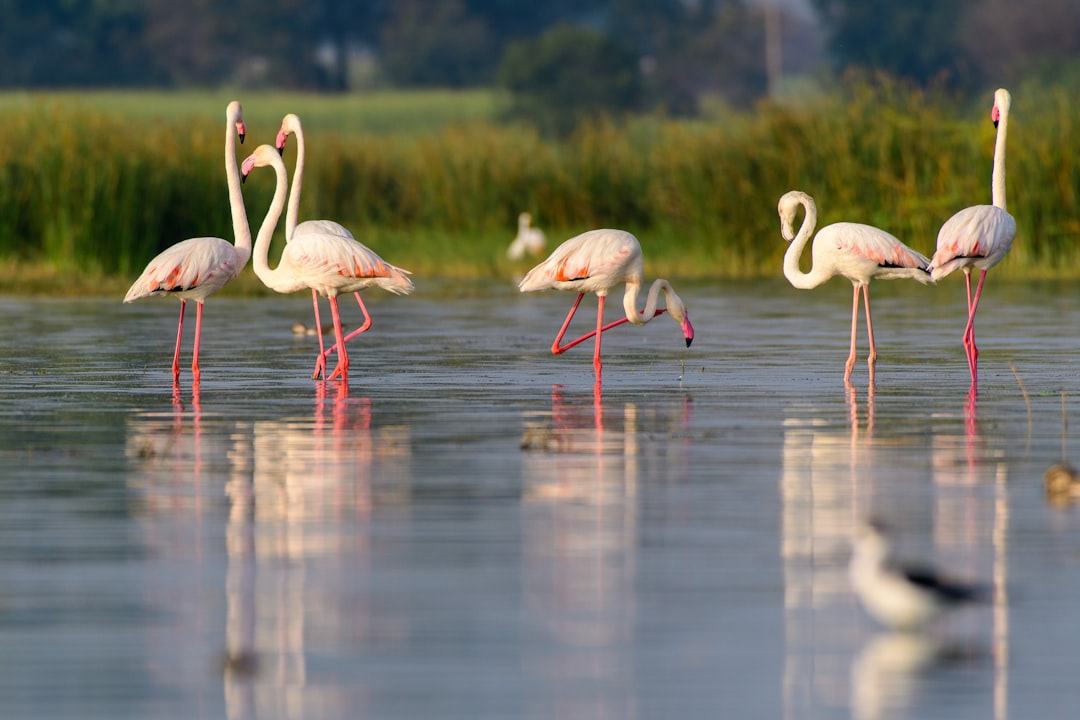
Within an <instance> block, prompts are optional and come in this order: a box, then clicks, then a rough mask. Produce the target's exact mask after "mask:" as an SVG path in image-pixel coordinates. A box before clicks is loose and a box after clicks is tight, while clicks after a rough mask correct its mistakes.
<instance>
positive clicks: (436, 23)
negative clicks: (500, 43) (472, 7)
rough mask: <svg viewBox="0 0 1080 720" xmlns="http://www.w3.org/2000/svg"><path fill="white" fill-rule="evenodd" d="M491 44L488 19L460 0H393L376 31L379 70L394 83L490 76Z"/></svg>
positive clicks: (477, 80) (453, 83) (472, 81)
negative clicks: (470, 9) (474, 12)
mask: <svg viewBox="0 0 1080 720" xmlns="http://www.w3.org/2000/svg"><path fill="white" fill-rule="evenodd" d="M494 47H495V44H494V40H493V38H492V36H491V31H490V28H489V27H488V25H487V23H486V22H485V21H484V19H483V18H481V17H478V16H476V15H474V14H471V13H469V12H468V9H467V8H466V6H465V4H464V3H463V2H462V1H461V0H442V2H438V3H432V2H429V1H428V0H397V1H396V2H395V3H394V6H393V9H392V10H391V11H390V13H389V16H388V17H387V20H386V23H385V24H384V25H383V27H382V28H381V32H380V34H379V54H380V57H381V59H382V66H383V70H384V71H385V72H386V75H387V77H388V78H389V79H390V81H391V82H392V83H393V84H395V85H426V86H444V87H462V86H465V85H477V84H481V83H487V82H490V81H491V79H492V76H493V74H494V73H493V70H492V68H493V67H494V65H493V63H492V62H491V58H492V57H493V53H494Z"/></svg>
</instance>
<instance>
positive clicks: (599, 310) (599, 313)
mask: <svg viewBox="0 0 1080 720" xmlns="http://www.w3.org/2000/svg"><path fill="white" fill-rule="evenodd" d="M604 298H605V296H604V295H600V296H599V299H598V302H597V307H596V350H594V351H593V357H592V364H593V368H595V370H596V380H597V382H599V381H600V370H601V368H602V367H603V363H601V362H600V338H602V337H603V336H604Z"/></svg>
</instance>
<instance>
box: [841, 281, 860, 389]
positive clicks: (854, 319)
mask: <svg viewBox="0 0 1080 720" xmlns="http://www.w3.org/2000/svg"><path fill="white" fill-rule="evenodd" d="M853 287H854V292H853V294H852V298H851V351H850V352H849V353H848V358H847V364H845V365H844V385H850V384H851V371H852V370H853V369H854V368H855V335H856V332H857V331H858V327H859V286H858V285H854V286H853Z"/></svg>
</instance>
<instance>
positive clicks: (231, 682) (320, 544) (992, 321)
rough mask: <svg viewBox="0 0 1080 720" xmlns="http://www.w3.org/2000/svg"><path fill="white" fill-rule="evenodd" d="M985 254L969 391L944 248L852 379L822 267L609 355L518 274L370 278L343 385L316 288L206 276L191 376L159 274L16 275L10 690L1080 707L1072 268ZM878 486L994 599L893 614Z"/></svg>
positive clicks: (10, 405)
mask: <svg viewBox="0 0 1080 720" xmlns="http://www.w3.org/2000/svg"><path fill="white" fill-rule="evenodd" d="M954 280H955V281H954ZM992 280H993V278H991V282H990V283H988V286H987V290H986V294H985V298H984V301H983V304H982V306H981V307H980V317H979V322H978V324H977V338H978V342H979V345H980V348H981V350H982V356H981V361H982V362H981V382H980V388H979V394H978V396H977V397H975V398H972V397H969V395H968V378H967V368H966V364H965V361H964V356H963V352H962V349H961V346H960V333H961V330H962V327H963V322H964V300H963V283H962V282H961V281H960V280H959V279H952V278H950V280H949V281H945V282H943V283H942V285H941V286H939V287H936V288H923V287H921V286H912V287H905V286H902V285H901V284H899V283H893V284H881V285H879V286H876V287H875V289H874V294H875V302H876V305H875V316H874V319H875V322H876V326H877V328H876V329H877V340H878V345H879V353H880V355H879V361H878V372H877V388H876V391H875V392H874V393H870V392H868V390H867V387H866V369H865V365H864V363H863V358H865V340H864V339H863V338H860V342H861V343H863V347H862V348H861V349H860V365H859V366H858V368H857V369H856V373H855V376H854V380H855V390H854V391H853V392H851V391H846V390H845V388H844V386H843V383H842V373H843V362H844V359H845V358H846V355H847V332H848V322H849V318H850V315H849V313H850V287H849V286H847V285H846V284H845V283H843V282H841V281H834V283H831V284H829V285H828V286H827V287H825V288H821V289H819V290H818V291H813V292H801V291H796V290H794V289H792V288H790V286H788V285H786V284H785V283H783V282H763V283H755V284H733V283H725V284H697V285H694V284H690V285H685V284H684V285H683V286H682V287H680V288H679V289H680V293H681V294H682V295H683V297H684V299H685V300H686V301H687V303H688V304H689V305H690V307H691V317H692V319H693V322H694V325H695V328H696V330H697V339H696V340H695V343H694V345H693V347H692V348H690V349H689V350H685V349H683V348H682V347H681V346H682V344H683V343H682V338H681V335H680V333H679V330H678V329H677V327H676V326H675V325H674V324H673V323H671V322H670V321H669V320H667V319H666V318H665V317H661V318H658V319H657V320H656V322H655V323H652V324H650V325H648V326H647V327H645V328H640V329H639V328H633V327H629V326H623V327H621V328H619V329H618V330H615V331H613V332H612V333H611V334H610V336H605V341H604V349H605V358H606V362H605V369H604V383H603V388H602V391H600V392H597V391H596V389H595V388H594V386H593V377H592V366H591V348H590V347H589V346H588V345H585V346H582V347H580V348H575V349H574V350H571V351H570V352H568V353H567V354H566V355H564V356H560V357H552V356H551V355H550V354H549V353H548V351H547V348H548V347H549V345H550V343H551V340H552V337H553V336H554V333H555V331H556V330H557V328H558V325H559V323H560V322H561V320H562V317H563V316H564V314H565V312H566V310H567V308H568V307H569V304H570V301H571V300H572V296H570V295H567V294H562V293H548V294H540V295H531V296H521V295H519V294H518V293H517V292H516V290H515V289H514V287H513V285H512V283H509V282H508V283H506V284H498V283H488V284H482V285H479V286H470V287H467V288H464V289H462V288H455V287H454V286H453V285H451V284H438V283H427V284H422V283H418V285H421V289H420V291H418V293H417V294H416V295H414V296H412V297H408V298H398V297H386V296H377V295H374V294H372V295H371V297H370V303H369V306H370V308H371V311H372V314H373V316H374V322H375V325H374V328H373V329H372V330H371V331H370V332H369V333H368V334H366V335H364V336H361V337H360V338H358V339H357V340H355V341H353V343H352V344H351V357H352V368H351V376H350V384H349V387H348V388H344V387H342V386H341V385H340V384H338V383H330V384H326V383H316V382H313V381H311V380H310V379H309V375H310V371H311V368H312V366H313V361H314V347H315V342H316V341H315V338H313V337H300V338H296V337H294V336H293V334H292V331H291V326H292V324H293V323H294V322H296V321H300V322H306V323H308V324H310V323H311V319H310V317H309V316H310V312H311V311H310V301H309V300H308V299H306V298H305V297H303V296H293V297H285V298H282V297H274V298H251V299H238V298H233V297H225V298H214V299H211V301H210V302H209V303H208V304H207V310H206V327H205V328H204V340H203V356H202V366H203V378H202V382H201V384H200V385H199V386H198V387H197V388H196V387H192V383H191V379H190V373H189V371H188V370H187V368H186V367H185V369H184V374H183V375H182V377H181V386H180V388H179V390H178V391H175V392H174V391H173V389H172V383H171V374H170V371H169V364H170V360H171V352H172V350H171V348H172V342H173V339H174V337H175V336H174V332H175V319H176V303H175V302H173V301H155V300H149V301H143V302H141V303H137V304H135V305H130V306H125V305H122V304H121V303H120V302H119V300H117V299H115V298H105V299H100V300H98V299H90V300H85V299H79V300H51V299H22V298H0V315H2V317H3V318H4V322H5V325H6V332H5V333H4V335H5V339H4V341H3V346H2V347H3V351H2V354H0V650H2V651H0V716H3V717H5V718H7V717H11V718H56V717H79V718H118V717H139V718H225V717H227V718H322V717H327V718H339V717H341V718H343V717H371V718H440V719H442V718H556V717H558V718H676V717H677V718H689V717H730V718H793V719H799V718H849V717H853V718H950V719H952V720H955V719H957V718H980V719H982V718H1015V719H1026V718H1036V717H1037V718H1044V719H1045V718H1072V717H1075V716H1076V715H1075V713H1076V712H1077V710H1076V708H1077V707H1078V703H1080V683H1078V682H1077V679H1076V668H1077V666H1078V664H1080V650H1078V649H1077V648H1078V645H1080V620H1078V619H1077V618H1078V612H1077V608H1078V607H1080V510H1078V509H1077V508H1075V507H1069V506H1066V507H1058V506H1053V505H1050V504H1049V503H1048V502H1047V501H1046V499H1045V497H1044V495H1043V493H1042V487H1041V483H1042V473H1043V471H1044V470H1045V469H1046V468H1047V467H1048V466H1049V465H1051V464H1052V463H1055V462H1058V461H1060V460H1062V458H1063V457H1065V458H1068V457H1069V455H1070V453H1072V456H1073V458H1074V460H1075V461H1076V462H1078V463H1080V443H1078V442H1077V440H1076V437H1075V431H1074V430H1073V428H1074V427H1076V425H1077V423H1075V422H1074V423H1072V424H1066V422H1064V420H1067V419H1069V418H1072V419H1075V417H1076V416H1077V413H1078V408H1077V402H1076V398H1077V396H1080V378H1078V376H1077V361H1076V351H1077V346H1078V343H1080V339H1078V338H1077V328H1078V327H1080V292H1078V290H1080V286H1078V285H1077V284H1075V283H1040V284H1029V285H1024V284H1012V285H1010V284H1005V283H1000V282H999V283H995V282H992ZM350 302H351V301H347V302H344V303H343V308H344V310H343V312H344V313H345V315H346V318H347V320H349V321H350V322H351V323H352V324H355V323H356V322H357V321H358V313H357V311H356V308H355V306H354V305H350ZM592 308H595V300H591V301H589V300H587V301H586V302H585V303H583V309H584V310H585V316H584V317H583V318H582V319H581V320H580V323H581V328H582V331H585V330H587V329H589V328H590V327H591V326H592V320H590V319H589V314H590V312H593V310H592ZM192 319H193V318H192ZM192 325H193V323H192ZM192 330H193V327H192ZM189 363H190V354H189V351H188V349H187V343H186V344H185V359H184V364H185V366H186V365H187V364H189ZM870 514H876V515H880V516H884V517H886V518H887V519H888V520H889V521H891V524H892V525H894V526H895V527H897V528H898V529H899V530H900V531H901V535H900V549H901V553H902V554H903V555H905V556H908V557H913V558H930V559H932V560H934V561H936V562H938V563H940V564H942V565H944V566H945V567H947V568H948V569H949V570H951V571H952V572H953V573H955V574H957V575H959V576H961V577H968V578H974V579H979V580H982V581H985V582H986V583H988V584H990V585H992V586H993V588H994V597H995V600H994V602H993V603H992V604H990V605H987V606H985V607H981V608H974V609H970V610H965V611H963V612H961V613H958V614H956V615H953V616H951V617H950V618H949V619H948V622H947V623H945V624H944V625H942V626H941V627H940V628H937V631H936V632H935V634H933V635H932V636H930V637H929V638H922V639H914V640H913V639H910V638H903V637H897V636H893V635H889V634H887V633H885V632H883V631H882V630H881V629H880V628H879V627H877V626H876V625H874V624H873V622H872V621H870V620H869V619H868V618H867V617H866V616H865V615H864V614H863V612H862V610H861V609H860V608H859V607H858V605H857V604H856V603H855V601H854V599H853V597H852V595H851V591H850V588H849V585H848V582H847V578H846V563H847V559H848V553H849V547H850V538H851V532H852V528H853V526H854V524H855V523H856V522H857V521H859V520H861V519H863V518H865V517H866V516H867V515H870Z"/></svg>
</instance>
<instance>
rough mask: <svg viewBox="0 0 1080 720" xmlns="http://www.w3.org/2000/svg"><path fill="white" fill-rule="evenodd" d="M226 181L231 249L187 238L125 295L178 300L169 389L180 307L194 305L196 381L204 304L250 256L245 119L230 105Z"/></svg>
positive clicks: (218, 241) (176, 370)
mask: <svg viewBox="0 0 1080 720" xmlns="http://www.w3.org/2000/svg"><path fill="white" fill-rule="evenodd" d="M225 118H226V122H225V177H226V178H227V179H228V183H229V206H230V207H231V208H232V221H233V235H234V236H235V240H236V244H235V245H234V244H232V243H230V242H229V241H228V240H223V239H222V238H217V237H198V238H190V239H188V240H184V241H182V242H179V243H177V244H175V245H173V246H172V247H170V248H168V249H167V250H164V251H163V252H161V254H159V255H158V256H157V257H155V258H154V259H153V260H151V261H150V263H149V264H148V265H147V266H146V269H145V270H143V273H142V275H140V276H139V279H138V280H136V281H135V283H134V284H133V285H132V286H131V289H129V290H128V291H127V295H125V296H124V302H126V303H129V302H132V301H134V300H138V299H140V298H144V297H146V296H148V295H175V296H176V297H178V298H180V321H179V323H178V325H177V328H176V351H175V352H174V353H173V364H172V371H173V384H176V383H178V382H179V381H180V341H181V340H182V339H183V336H184V308H185V306H186V305H187V301H188V300H194V301H195V302H197V303H198V309H197V311H196V316H195V347H194V350H193V351H192V358H191V374H192V377H193V378H194V379H195V380H196V381H197V380H198V379H199V342H200V340H201V338H202V314H203V301H204V300H206V298H208V297H209V296H211V295H213V294H214V293H216V292H217V291H218V290H220V289H221V288H223V287H225V285H226V284H227V283H228V282H229V281H231V280H233V279H234V278H235V277H236V276H237V275H239V274H240V271H241V270H243V269H244V266H245V265H247V261H248V258H249V257H251V229H250V228H249V227H248V220H247V213H246V212H245V210H244V196H243V193H242V192H241V191H240V171H239V169H238V167H237V163H236V138H237V137H239V138H240V142H243V141H244V114H243V110H242V109H241V107H240V103H238V102H236V101H235V100H234V101H233V102H231V103H229V105H228V107H227V108H226V109H225Z"/></svg>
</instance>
